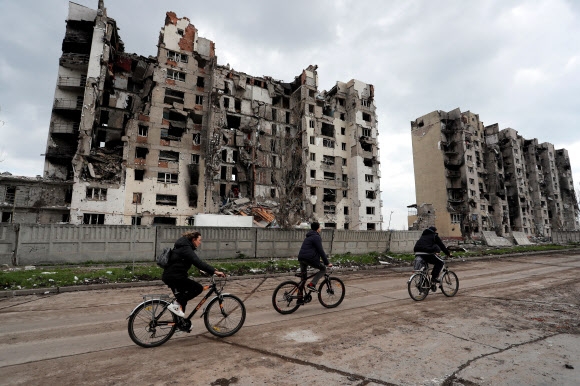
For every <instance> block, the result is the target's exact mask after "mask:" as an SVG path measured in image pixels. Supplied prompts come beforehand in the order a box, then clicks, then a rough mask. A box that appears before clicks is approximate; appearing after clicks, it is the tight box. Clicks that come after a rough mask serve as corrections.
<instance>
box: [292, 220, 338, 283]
mask: <svg viewBox="0 0 580 386" xmlns="http://www.w3.org/2000/svg"><path fill="white" fill-rule="evenodd" d="M310 229H311V230H310V231H308V233H306V238H305V239H304V241H303V242H302V247H301V248H300V252H298V261H299V262H300V271H301V273H302V277H306V270H307V269H308V266H311V267H313V268H318V269H319V271H318V273H317V274H316V275H314V277H313V278H312V281H311V282H310V283H308V285H307V286H306V288H308V289H309V290H310V291H314V292H316V283H318V280H320V278H321V277H323V276H324V274H325V273H326V267H332V264H331V263H330V262H329V261H328V256H326V253H324V248H322V237H320V231H321V230H322V228H321V227H320V224H319V223H317V222H313V223H312V224H310ZM320 258H322V260H323V261H324V264H322V263H321V262H320Z"/></svg>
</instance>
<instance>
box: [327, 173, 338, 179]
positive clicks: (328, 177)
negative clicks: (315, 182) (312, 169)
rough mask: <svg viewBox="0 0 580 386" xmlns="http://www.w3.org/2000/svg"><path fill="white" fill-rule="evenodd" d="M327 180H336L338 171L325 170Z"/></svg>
mask: <svg viewBox="0 0 580 386" xmlns="http://www.w3.org/2000/svg"><path fill="white" fill-rule="evenodd" d="M324 179H325V180H336V173H331V172H324Z"/></svg>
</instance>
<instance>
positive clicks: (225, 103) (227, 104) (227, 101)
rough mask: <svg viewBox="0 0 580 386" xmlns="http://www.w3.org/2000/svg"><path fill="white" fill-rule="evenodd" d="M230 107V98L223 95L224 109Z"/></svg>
mask: <svg viewBox="0 0 580 386" xmlns="http://www.w3.org/2000/svg"><path fill="white" fill-rule="evenodd" d="M229 108H230V98H228V97H224V109H229Z"/></svg>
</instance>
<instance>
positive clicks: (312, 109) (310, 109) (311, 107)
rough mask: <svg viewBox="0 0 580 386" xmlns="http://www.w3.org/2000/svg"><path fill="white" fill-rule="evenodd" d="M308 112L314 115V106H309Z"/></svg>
mask: <svg viewBox="0 0 580 386" xmlns="http://www.w3.org/2000/svg"><path fill="white" fill-rule="evenodd" d="M308 112H309V113H314V105H308Z"/></svg>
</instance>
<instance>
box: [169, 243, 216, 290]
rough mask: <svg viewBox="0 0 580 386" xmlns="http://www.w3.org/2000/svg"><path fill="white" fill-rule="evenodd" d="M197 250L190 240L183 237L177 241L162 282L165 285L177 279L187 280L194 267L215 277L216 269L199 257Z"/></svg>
mask: <svg viewBox="0 0 580 386" xmlns="http://www.w3.org/2000/svg"><path fill="white" fill-rule="evenodd" d="M195 249H196V248H195V246H194V245H193V243H192V242H191V240H189V239H188V238H186V237H181V238H179V239H177V241H176V242H175V245H174V246H173V251H172V252H171V257H170V258H169V266H168V267H167V268H165V270H164V271H163V276H161V280H163V282H164V283H165V284H167V282H168V281H169V282H171V281H172V280H175V279H187V271H189V269H190V268H191V266H192V265H195V266H196V267H197V268H198V269H200V270H202V271H205V272H207V273H208V274H209V275H213V273H214V272H215V268H214V267H212V266H211V265H209V264H208V263H206V262H205V261H203V260H201V259H200V258H199V257H197V254H196V253H195Z"/></svg>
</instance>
